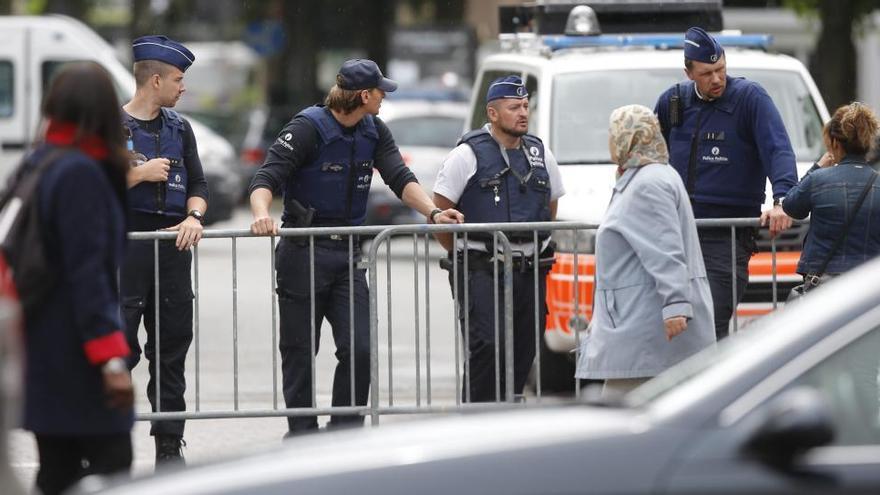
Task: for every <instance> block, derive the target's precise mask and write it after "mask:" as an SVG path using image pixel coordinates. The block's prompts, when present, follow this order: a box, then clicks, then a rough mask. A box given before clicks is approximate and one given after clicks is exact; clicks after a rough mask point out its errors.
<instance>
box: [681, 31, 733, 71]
mask: <svg viewBox="0 0 880 495" xmlns="http://www.w3.org/2000/svg"><path fill="white" fill-rule="evenodd" d="M722 55H724V48H722V47H721V45H719V44H718V42H717V41H715V38H713V37H712V35H710V34H709V33H707V32H706V31H705V30H703V29H702V28H698V27H692V28H690V29H688V30H687V32H686V33H685V34H684V58H685V59H688V60H696V61H697V62H703V63H706V64H714V63H715V62H717V61H718V60H719V59H720V58H721V56H722Z"/></svg>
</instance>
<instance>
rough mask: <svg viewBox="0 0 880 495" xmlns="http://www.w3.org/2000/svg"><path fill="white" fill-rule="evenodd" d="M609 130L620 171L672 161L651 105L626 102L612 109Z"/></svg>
mask: <svg viewBox="0 0 880 495" xmlns="http://www.w3.org/2000/svg"><path fill="white" fill-rule="evenodd" d="M608 132H609V133H610V134H611V147H612V148H613V149H614V151H615V156H616V157H617V165H618V167H619V169H618V170H619V171H620V172H621V173H622V171H623V170H625V169H628V168H636V167H641V166H643V165H647V164H649V163H669V151H668V150H667V148H666V141H665V140H664V139H663V133H661V132H660V122H659V121H658V120H657V116H656V115H654V112H652V111H651V109H649V108H648V107H645V106H642V105H626V106H622V107H620V108H617V109H615V110H614V111H613V112H611V118H610V119H609V129H608Z"/></svg>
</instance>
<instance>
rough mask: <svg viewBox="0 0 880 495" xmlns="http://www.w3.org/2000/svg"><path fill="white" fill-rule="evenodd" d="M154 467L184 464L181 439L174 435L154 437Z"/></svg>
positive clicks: (184, 444) (184, 443)
mask: <svg viewBox="0 0 880 495" xmlns="http://www.w3.org/2000/svg"><path fill="white" fill-rule="evenodd" d="M155 439H156V465H159V464H168V465H171V464H186V460H185V459H184V458H183V452H182V450H183V447H185V446H186V442H184V441H183V438H181V437H178V436H174V435H156V437H155Z"/></svg>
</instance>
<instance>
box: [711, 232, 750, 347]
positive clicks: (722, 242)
mask: <svg viewBox="0 0 880 495" xmlns="http://www.w3.org/2000/svg"><path fill="white" fill-rule="evenodd" d="M756 236H757V231H756V230H755V229H754V228H750V227H745V228H737V229H736V241H735V248H736V304H739V302H740V301H741V300H742V296H743V294H744V293H745V291H746V285H747V284H748V283H749V260H750V259H751V258H752V255H753V254H754V253H755V250H756V244H755V237H756ZM699 237H700V249H702V251H703V262H704V263H705V265H706V275H707V277H708V279H709V288H710V290H711V291H712V306H713V309H714V310H715V337H716V338H717V339H718V340H721V339H723V338H724V337H727V335H728V333H729V331H730V317H731V316H733V311H734V310H735V307H736V305H735V304H734V302H733V296H734V294H733V282H732V277H731V275H732V273H733V272H732V268H731V246H730V229H729V228H712V229H701V230H700V231H699Z"/></svg>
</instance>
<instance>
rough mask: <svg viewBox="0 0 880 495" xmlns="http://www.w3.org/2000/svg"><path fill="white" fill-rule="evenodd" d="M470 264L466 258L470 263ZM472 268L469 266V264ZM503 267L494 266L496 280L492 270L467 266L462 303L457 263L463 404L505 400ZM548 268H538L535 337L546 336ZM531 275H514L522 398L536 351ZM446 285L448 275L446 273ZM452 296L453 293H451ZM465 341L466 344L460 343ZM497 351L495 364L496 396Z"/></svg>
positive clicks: (516, 367) (516, 380) (516, 384)
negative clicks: (463, 363)
mask: <svg viewBox="0 0 880 495" xmlns="http://www.w3.org/2000/svg"><path fill="white" fill-rule="evenodd" d="M469 261H470V260H469ZM469 264H470V263H469ZM502 269H503V265H501V264H500V263H499V265H498V280H497V281H496V280H495V275H494V271H493V270H487V269H485V267H483V268H478V269H474V268H470V266H469V267H468V274H467V280H468V300H467V301H465V299H464V296H465V295H464V284H463V281H464V276H463V272H464V270H463V266H462V264H459V270H458V275H459V287H458V302H459V307H460V308H462V310H461V311H460V313H459V318H460V327H461V332H462V336H463V338H464V339H466V342H467V347H466V349H467V350H466V357H465V359H466V361H467V364H466V366H467V371H468V373H465V376H464V377H463V385H462V401H463V402H495V401H496V400H501V401H504V400H506V397H507V394H506V390H507V387H506V379H505V376H506V373H505V369H506V368H505V363H506V359H505V341H506V339H505V324H504V284H503V272H502ZM549 271H550V268H549V267H546V268H540V269H539V270H538V299H537V304H538V325H537V328H538V333H537V338H538V339H543V338H544V327H545V325H546V321H547V304H546V299H547V291H546V287H547V273H548V272H549ZM534 277H535V274H534V271H533V270H532V269H527V270H525V271H521V270H516V269H515V270H514V272H513V393H514V395H520V394H522V391H523V388H524V387H525V384H526V380H527V379H528V376H529V371H530V370H531V368H532V363H533V362H534V360H535V353H536V344H535V343H536V334H535V302H536V301H535V291H534V288H535V279H534ZM449 280H450V286H451V283H452V271H450V272H449ZM496 287H497V288H498V313H497V317H498V320H499V322H498V335H497V338H496V335H495V319H496V314H495V288H496ZM453 294H454V292H453ZM464 308H467V313H468V326H469V328H468V333H465V318H464V316H465V311H464ZM463 342H464V341H463ZM496 351H497V360H498V370H499V373H498V378H497V382H498V384H499V386H500V389H499V390H497V392H496V387H495V384H496V373H495V367H496Z"/></svg>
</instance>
